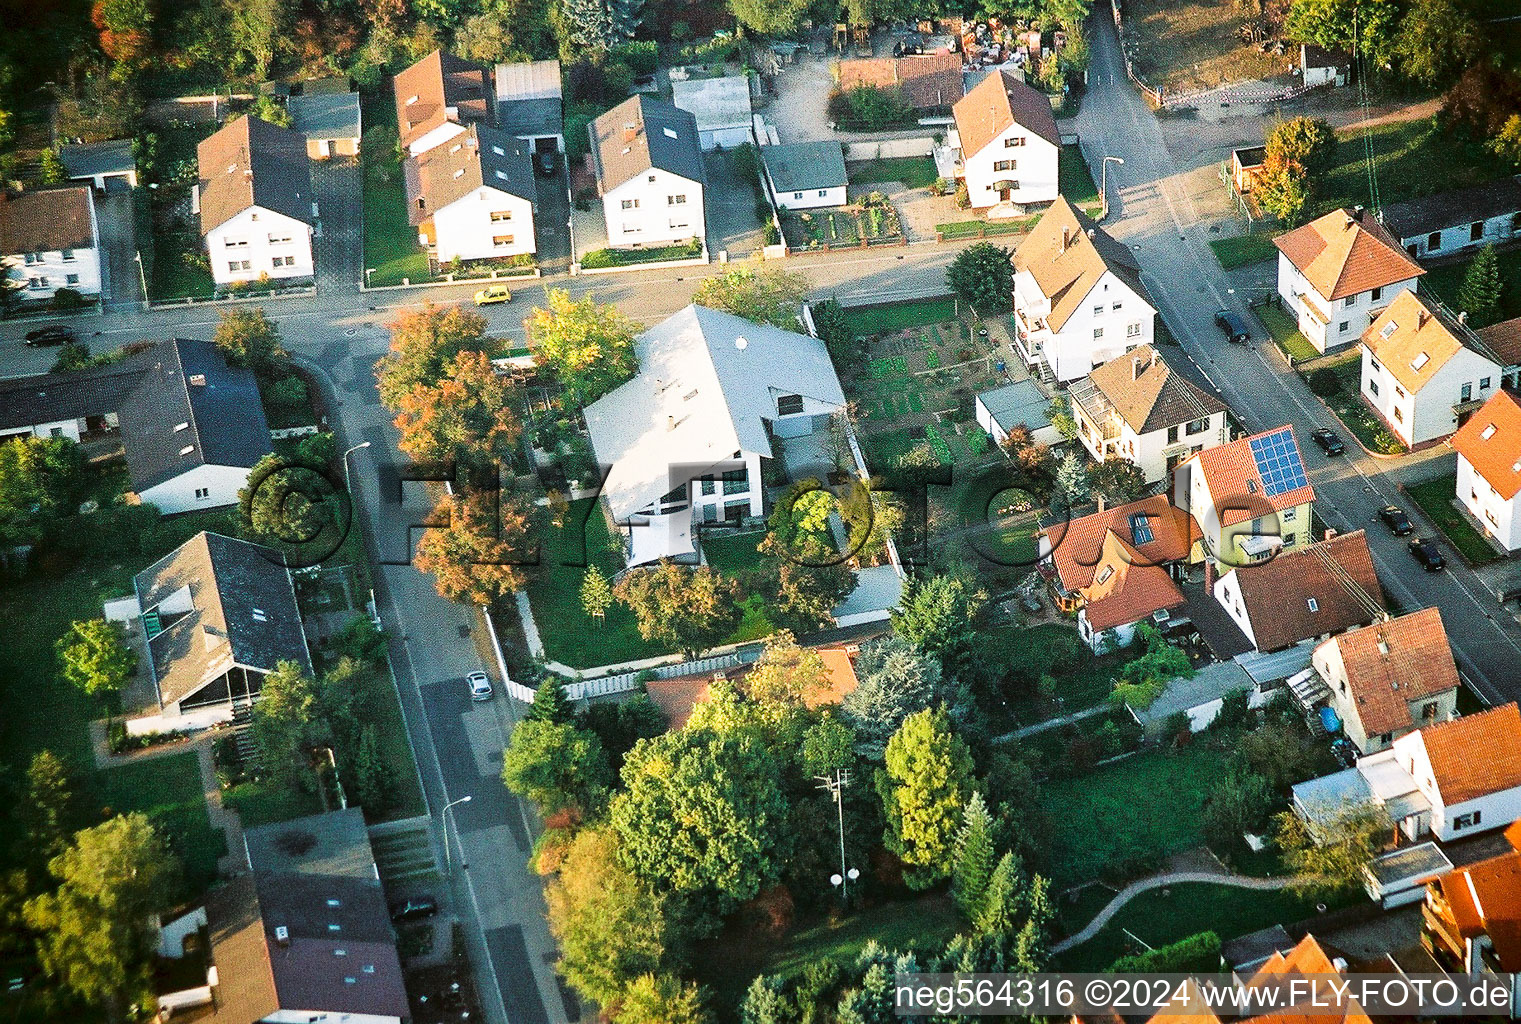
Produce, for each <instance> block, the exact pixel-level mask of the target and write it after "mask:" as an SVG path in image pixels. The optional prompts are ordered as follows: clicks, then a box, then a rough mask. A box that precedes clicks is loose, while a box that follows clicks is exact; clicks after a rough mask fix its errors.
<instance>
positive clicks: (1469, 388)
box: [1458, 382, 1473, 402]
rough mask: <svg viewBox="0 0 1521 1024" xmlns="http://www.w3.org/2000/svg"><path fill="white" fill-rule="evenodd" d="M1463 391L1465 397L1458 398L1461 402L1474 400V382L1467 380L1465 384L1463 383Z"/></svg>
mask: <svg viewBox="0 0 1521 1024" xmlns="http://www.w3.org/2000/svg"><path fill="white" fill-rule="evenodd" d="M1461 393H1462V395H1463V397H1462V398H1460V399H1458V401H1460V402H1467V401H1470V400H1472V398H1473V384H1472V383H1467V382H1465V383H1464V385H1463V389H1462V392H1461Z"/></svg>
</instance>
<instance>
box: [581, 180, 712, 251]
mask: <svg viewBox="0 0 1521 1024" xmlns="http://www.w3.org/2000/svg"><path fill="white" fill-rule="evenodd" d="M651 179H653V180H651ZM683 196H684V197H685V201H684V202H680V203H677V202H675V200H676V199H678V198H680V197H683ZM624 203H629V204H633V205H630V206H629V207H628V208H627V209H625V208H624ZM602 214H603V217H604V218H605V219H606V221H607V244H608V245H610V246H612V247H613V248H615V249H619V248H631V247H634V246H643V247H646V248H648V247H652V246H660V245H672V244H674V243H677V242H685V241H687V240H688V239H690V238H693V237H696V238H702V237H704V236H705V235H706V233H707V228H706V226H705V225H704V223H703V206H702V183H701V182H696V181H692V180H690V179H687V178H683V177H680V176H679V175H675V174H671V173H670V172H669V171H662V170H659V169H656V168H651V169H650V170H648V171H646V172H645V173H643V174H640V175H637V176H635V177H633V178H631V179H629V180H628V181H625V182H624V183H623V184H622V185H619V186H618V187H617V188H615V189H613V190H612V191H611V192H609V193H607V194H606V195H604V196H603V197H602Z"/></svg>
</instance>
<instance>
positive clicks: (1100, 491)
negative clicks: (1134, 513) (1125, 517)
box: [1088, 455, 1146, 505]
mask: <svg viewBox="0 0 1521 1024" xmlns="http://www.w3.org/2000/svg"><path fill="white" fill-rule="evenodd" d="M1088 487H1089V488H1090V490H1091V491H1092V493H1094V494H1097V495H1099V496H1101V497H1102V498H1103V499H1104V500H1105V501H1107V502H1108V503H1109V504H1111V505H1123V504H1125V503H1126V502H1129V501H1135V500H1136V499H1137V498H1139V497H1140V496H1141V495H1142V494H1144V493H1146V474H1145V473H1143V472H1141V468H1140V467H1139V466H1137V465H1136V464H1135V463H1134V462H1131V461H1130V460H1129V459H1127V458H1125V457H1124V456H1123V455H1111V456H1109V457H1108V458H1106V459H1104V461H1103V462H1100V463H1098V464H1097V465H1095V466H1091V467H1089V469H1088Z"/></svg>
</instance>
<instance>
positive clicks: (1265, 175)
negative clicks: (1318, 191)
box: [1252, 167, 1310, 224]
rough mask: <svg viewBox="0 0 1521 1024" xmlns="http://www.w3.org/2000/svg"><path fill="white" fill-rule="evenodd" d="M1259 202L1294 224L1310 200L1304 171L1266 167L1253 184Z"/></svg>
mask: <svg viewBox="0 0 1521 1024" xmlns="http://www.w3.org/2000/svg"><path fill="white" fill-rule="evenodd" d="M1252 192H1253V194H1254V195H1256V197H1257V203H1258V205H1260V206H1261V207H1262V208H1263V209H1264V210H1266V211H1267V212H1268V213H1270V214H1272V215H1273V216H1274V217H1277V218H1278V219H1279V220H1281V221H1283V222H1284V223H1286V224H1293V223H1295V222H1296V221H1298V220H1299V218H1300V215H1301V214H1302V213H1304V210H1305V207H1306V206H1307V205H1308V204H1309V202H1310V187H1309V183H1308V182H1307V181H1306V180H1305V176H1304V173H1303V172H1301V171H1296V170H1295V169H1294V168H1292V167H1277V168H1274V169H1273V170H1271V171H1269V170H1266V169H1264V170H1263V172H1262V173H1261V174H1260V175H1258V176H1257V180H1256V182H1255V183H1254V184H1253V185H1252Z"/></svg>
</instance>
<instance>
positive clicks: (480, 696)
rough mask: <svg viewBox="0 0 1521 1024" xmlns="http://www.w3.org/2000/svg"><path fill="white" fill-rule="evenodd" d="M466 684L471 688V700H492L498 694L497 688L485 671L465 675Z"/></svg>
mask: <svg viewBox="0 0 1521 1024" xmlns="http://www.w3.org/2000/svg"><path fill="white" fill-rule="evenodd" d="M465 686H466V687H468V688H469V690H470V699H471V700H490V699H491V698H492V697H495V696H496V690H495V689H494V688H493V687H492V685H491V680H490V679H488V678H487V677H486V673H484V672H472V673H470V674H469V675H468V676H466V677H465Z"/></svg>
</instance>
